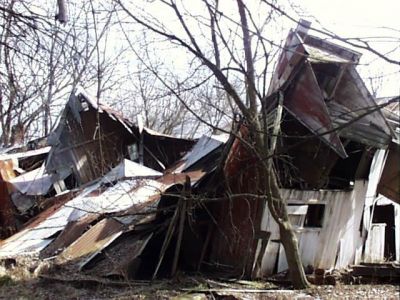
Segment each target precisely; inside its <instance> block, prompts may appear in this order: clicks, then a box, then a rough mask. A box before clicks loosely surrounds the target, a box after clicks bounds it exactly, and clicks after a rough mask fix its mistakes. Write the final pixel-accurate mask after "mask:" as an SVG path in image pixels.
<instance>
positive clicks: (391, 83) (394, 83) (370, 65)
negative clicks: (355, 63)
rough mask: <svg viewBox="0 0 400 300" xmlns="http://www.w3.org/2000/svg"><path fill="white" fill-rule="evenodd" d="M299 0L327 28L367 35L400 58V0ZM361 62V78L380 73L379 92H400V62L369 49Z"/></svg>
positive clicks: (383, 48)
mask: <svg viewBox="0 0 400 300" xmlns="http://www.w3.org/2000/svg"><path fill="white" fill-rule="evenodd" d="M292 2H296V3H297V1H292ZM298 3H299V5H300V6H301V9H303V10H304V12H305V13H306V14H309V15H311V16H314V17H315V18H316V20H317V21H319V23H320V24H322V25H323V26H324V27H325V28H326V29H329V30H330V31H333V32H334V33H336V34H338V35H340V36H342V37H363V38H365V37H367V38H370V39H369V40H370V42H371V45H373V46H374V47H375V48H377V49H379V50H380V51H382V52H384V53H385V52H390V51H392V50H393V49H394V48H397V50H396V51H395V52H392V53H391V54H389V55H391V57H393V58H396V59H397V60H400V48H399V47H400V0H380V1H376V0H335V1H327V0H301V1H298ZM313 23H314V24H313V25H316V26H317V24H316V23H315V21H314V22H313ZM361 63H362V65H361V66H360V67H359V71H360V73H361V75H362V76H363V77H364V78H366V77H381V80H382V82H381V85H382V87H381V89H380V90H379V93H378V95H380V96H393V95H399V94H400V66H398V65H397V66H396V65H393V64H389V63H384V62H382V60H379V59H377V58H376V56H374V55H371V54H368V53H364V54H363V58H362V60H361ZM366 81H368V79H367V80H366ZM367 84H368V82H367Z"/></svg>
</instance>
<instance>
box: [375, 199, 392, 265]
mask: <svg viewBox="0 0 400 300" xmlns="http://www.w3.org/2000/svg"><path fill="white" fill-rule="evenodd" d="M372 223H386V228H385V259H386V260H395V258H396V243H395V237H396V233H395V225H394V206H393V205H392V204H389V205H377V206H375V209H374V216H373V218H372Z"/></svg>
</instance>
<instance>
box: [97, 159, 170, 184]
mask: <svg viewBox="0 0 400 300" xmlns="http://www.w3.org/2000/svg"><path fill="white" fill-rule="evenodd" d="M160 176H162V173H160V172H158V171H156V170H153V169H150V168H148V167H146V166H143V165H140V164H138V163H135V162H133V161H131V160H129V159H124V160H123V161H122V162H121V163H119V164H118V166H116V167H115V168H113V169H112V170H111V171H110V172H109V173H107V174H106V175H105V176H104V177H103V178H102V181H103V182H113V181H115V180H117V179H122V178H128V177H135V178H137V177H160Z"/></svg>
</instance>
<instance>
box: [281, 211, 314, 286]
mask: <svg viewBox="0 0 400 300" xmlns="http://www.w3.org/2000/svg"><path fill="white" fill-rule="evenodd" d="M285 209H286V208H285ZM279 235H280V239H281V242H282V245H283V248H284V249H285V254H286V260H287V263H288V266H289V272H290V279H291V281H292V284H293V287H294V288H295V289H304V288H307V287H308V286H309V283H308V281H307V278H306V275H305V273H304V269H303V265H302V263H301V258H300V255H299V249H298V241H297V237H296V234H295V233H294V231H293V228H292V225H291V224H290V221H281V222H280V223H279Z"/></svg>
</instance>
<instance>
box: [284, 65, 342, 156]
mask: <svg viewBox="0 0 400 300" xmlns="http://www.w3.org/2000/svg"><path fill="white" fill-rule="evenodd" d="M283 105H284V106H285V108H286V109H287V110H288V111H289V112H290V113H291V114H292V115H293V116H294V117H295V118H296V119H298V120H299V121H300V122H301V123H302V124H303V125H304V126H306V127H307V128H308V129H309V130H311V132H313V133H314V134H316V135H318V136H319V137H320V138H321V140H322V141H324V142H325V143H326V144H327V145H328V146H330V147H331V148H332V149H333V150H334V151H335V152H336V153H337V154H338V155H339V156H340V157H342V158H346V157H347V154H346V151H345V150H344V147H343V145H342V142H341V141H340V139H339V136H338V135H337V133H336V132H334V131H333V125H332V121H331V118H330V116H329V111H328V108H327V106H326V104H325V101H324V98H323V96H322V93H321V90H320V88H319V85H318V81H317V79H316V78H315V75H314V72H313V70H312V67H311V64H310V63H308V62H306V63H305V65H304V69H302V70H301V74H300V76H299V78H298V80H296V82H294V83H293V87H291V88H289V90H288V91H287V92H286V94H285V98H284V103H283Z"/></svg>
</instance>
